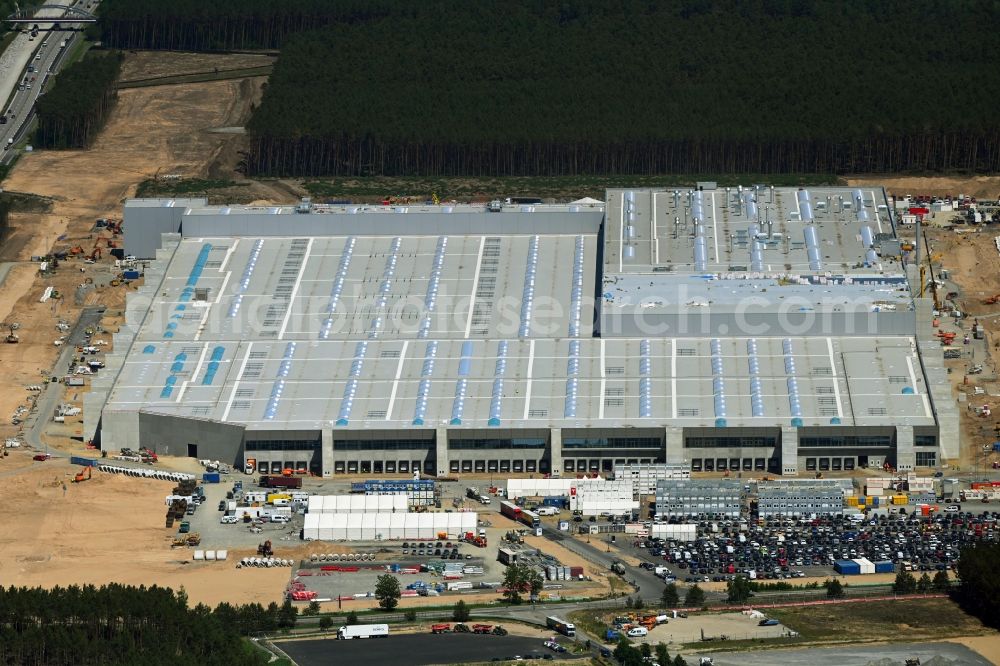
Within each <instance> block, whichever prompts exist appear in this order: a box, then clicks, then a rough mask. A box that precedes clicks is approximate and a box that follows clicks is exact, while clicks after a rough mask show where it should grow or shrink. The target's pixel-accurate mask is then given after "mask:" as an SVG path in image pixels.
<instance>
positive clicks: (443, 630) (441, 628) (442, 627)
mask: <svg viewBox="0 0 1000 666" xmlns="http://www.w3.org/2000/svg"><path fill="white" fill-rule="evenodd" d="M449 631H451V625H450V624H432V625H431V633H432V634H447V633H448V632H449Z"/></svg>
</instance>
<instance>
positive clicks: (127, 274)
mask: <svg viewBox="0 0 1000 666" xmlns="http://www.w3.org/2000/svg"><path fill="white" fill-rule="evenodd" d="M122 277H123V278H125V279H126V280H138V279H139V271H124V272H123V273H122Z"/></svg>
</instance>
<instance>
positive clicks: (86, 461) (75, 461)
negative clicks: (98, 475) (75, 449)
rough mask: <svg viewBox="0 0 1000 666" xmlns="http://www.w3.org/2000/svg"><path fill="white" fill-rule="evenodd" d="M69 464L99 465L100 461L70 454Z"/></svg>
mask: <svg viewBox="0 0 1000 666" xmlns="http://www.w3.org/2000/svg"><path fill="white" fill-rule="evenodd" d="M69 464H71V465H83V466H85V467H97V465H98V461H97V460H94V459H93V458H81V457H79V456H70V459H69Z"/></svg>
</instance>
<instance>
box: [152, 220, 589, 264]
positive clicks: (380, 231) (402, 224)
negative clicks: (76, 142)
mask: <svg viewBox="0 0 1000 666" xmlns="http://www.w3.org/2000/svg"><path fill="white" fill-rule="evenodd" d="M603 219H604V212H603V211H600V210H593V211H591V210H584V211H581V212H577V213H571V212H568V211H567V212H536V213H521V212H513V211H512V212H506V211H505V212H503V213H465V212H455V213H444V212H442V213H412V214H403V213H400V214H391V213H363V212H359V213H357V214H354V215H350V214H320V213H311V214H294V213H288V214H281V215H269V214H266V213H246V212H239V211H238V210H234V211H233V212H231V213H230V214H228V215H204V214H193V215H192V214H189V215H184V216H183V229H184V235H185V236H186V237H189V238H201V237H205V238H209V237H213V236H247V237H252V238H260V237H266V236H302V237H307V236H343V235H349V234H356V233H363V234H365V235H368V236H381V235H385V236H394V235H407V234H413V233H414V228H415V227H418V228H419V232H420V233H425V234H427V235H429V236H430V235H439V234H454V235H468V234H490V233H495V234H594V233H597V230H598V228H599V227H600V225H601V221H602V220H603ZM157 240H159V237H157ZM136 256H138V255H136Z"/></svg>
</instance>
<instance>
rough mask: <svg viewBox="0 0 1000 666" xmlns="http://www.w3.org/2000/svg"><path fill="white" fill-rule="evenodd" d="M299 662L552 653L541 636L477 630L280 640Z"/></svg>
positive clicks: (409, 663)
mask: <svg viewBox="0 0 1000 666" xmlns="http://www.w3.org/2000/svg"><path fill="white" fill-rule="evenodd" d="M278 647H280V648H281V649H282V650H283V651H284V652H285V653H287V654H288V656H289V657H291V658H292V659H293V660H295V663H297V664H298V665H299V666H320V665H322V666H327V664H365V665H366V666H398V665H399V664H406V666H421V665H423V664H460V663H465V662H470V661H490V660H492V659H493V658H494V657H500V658H501V659H502V658H504V657H514V656H525V655H528V654H530V653H534V654H537V655H544V654H549V655H552V657H553V658H554V659H556V660H558V659H560V658H561V655H556V654H555V653H553V652H552V650H549V649H547V648H545V647H543V646H542V641H541V640H539V639H537V638H525V637H523V636H479V635H475V634H441V635H438V636H435V635H432V634H413V635H404V636H390V637H388V638H379V639H366V640H353V641H338V640H304V641H283V642H281V643H278Z"/></svg>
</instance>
